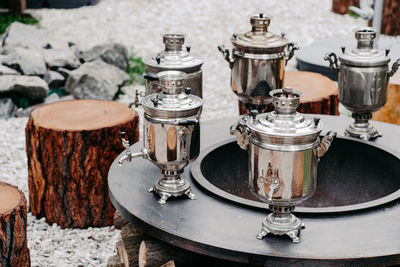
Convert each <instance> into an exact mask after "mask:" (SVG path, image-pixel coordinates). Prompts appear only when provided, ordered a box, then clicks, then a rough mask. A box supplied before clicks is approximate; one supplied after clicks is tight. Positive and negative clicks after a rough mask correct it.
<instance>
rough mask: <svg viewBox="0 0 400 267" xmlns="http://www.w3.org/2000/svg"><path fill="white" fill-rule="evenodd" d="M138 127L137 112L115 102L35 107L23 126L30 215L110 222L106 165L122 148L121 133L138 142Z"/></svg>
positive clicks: (71, 223) (72, 222) (84, 223)
mask: <svg viewBox="0 0 400 267" xmlns="http://www.w3.org/2000/svg"><path fill="white" fill-rule="evenodd" d="M138 129H139V117H138V115H137V113H136V112H134V111H133V110H132V109H130V108H128V107H127V106H125V105H123V104H120V103H117V102H113V101H100V100H72V101H64V102H58V103H54V104H49V105H43V106H40V107H38V108H36V109H35V110H34V111H33V112H32V113H31V116H30V119H29V121H28V124H27V126H26V130H25V133H26V152H27V156H28V173H29V180H28V182H29V198H30V209H31V212H32V214H33V215H35V216H37V217H38V218H40V217H46V220H47V222H48V223H49V224H52V223H57V224H58V225H59V226H60V227H61V228H67V227H77V228H87V227H91V226H94V227H102V226H106V225H112V224H113V215H114V211H115V209H114V207H113V206H112V204H111V201H110V199H109V197H108V184H107V174H108V170H109V168H110V166H111V163H112V162H113V161H114V159H115V158H116V157H117V156H118V154H120V153H121V152H122V151H123V149H124V148H123V146H122V145H121V141H120V137H119V134H120V132H121V131H125V132H126V133H127V137H128V138H129V141H130V142H131V143H134V142H136V141H137V140H138V137H139V134H138Z"/></svg>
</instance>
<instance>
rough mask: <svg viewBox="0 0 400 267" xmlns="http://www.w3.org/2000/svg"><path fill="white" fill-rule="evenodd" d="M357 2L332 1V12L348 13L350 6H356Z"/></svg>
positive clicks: (347, 0) (356, 0) (346, 0)
mask: <svg viewBox="0 0 400 267" xmlns="http://www.w3.org/2000/svg"><path fill="white" fill-rule="evenodd" d="M359 2H360V1H359V0H332V12H334V13H337V14H342V15H343V14H347V13H349V7H350V6H358V5H359Z"/></svg>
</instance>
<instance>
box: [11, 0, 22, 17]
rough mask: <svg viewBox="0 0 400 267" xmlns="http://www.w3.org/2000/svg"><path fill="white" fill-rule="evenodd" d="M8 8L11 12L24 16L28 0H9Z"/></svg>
mask: <svg viewBox="0 0 400 267" xmlns="http://www.w3.org/2000/svg"><path fill="white" fill-rule="evenodd" d="M8 6H9V9H10V11H11V12H13V13H17V14H22V13H24V11H25V9H26V0H8Z"/></svg>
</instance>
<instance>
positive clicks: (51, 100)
mask: <svg viewBox="0 0 400 267" xmlns="http://www.w3.org/2000/svg"><path fill="white" fill-rule="evenodd" d="M58 101H60V97H59V96H58V95H57V94H55V93H52V94H51V95H49V96H48V97H46V99H45V100H44V103H46V104H50V103H55V102H58Z"/></svg>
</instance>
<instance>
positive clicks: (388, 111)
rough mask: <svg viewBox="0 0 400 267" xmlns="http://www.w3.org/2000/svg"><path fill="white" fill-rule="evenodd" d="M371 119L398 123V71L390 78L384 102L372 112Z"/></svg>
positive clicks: (399, 115) (399, 88)
mask: <svg viewBox="0 0 400 267" xmlns="http://www.w3.org/2000/svg"><path fill="white" fill-rule="evenodd" d="M372 119H373V120H376V121H383V122H388V123H394V124H399V125H400V73H396V74H395V75H394V76H393V77H392V78H390V80H389V86H388V90H387V94H386V104H385V105H384V106H383V107H382V108H381V109H380V110H378V111H377V112H374V113H373V114H372Z"/></svg>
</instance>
